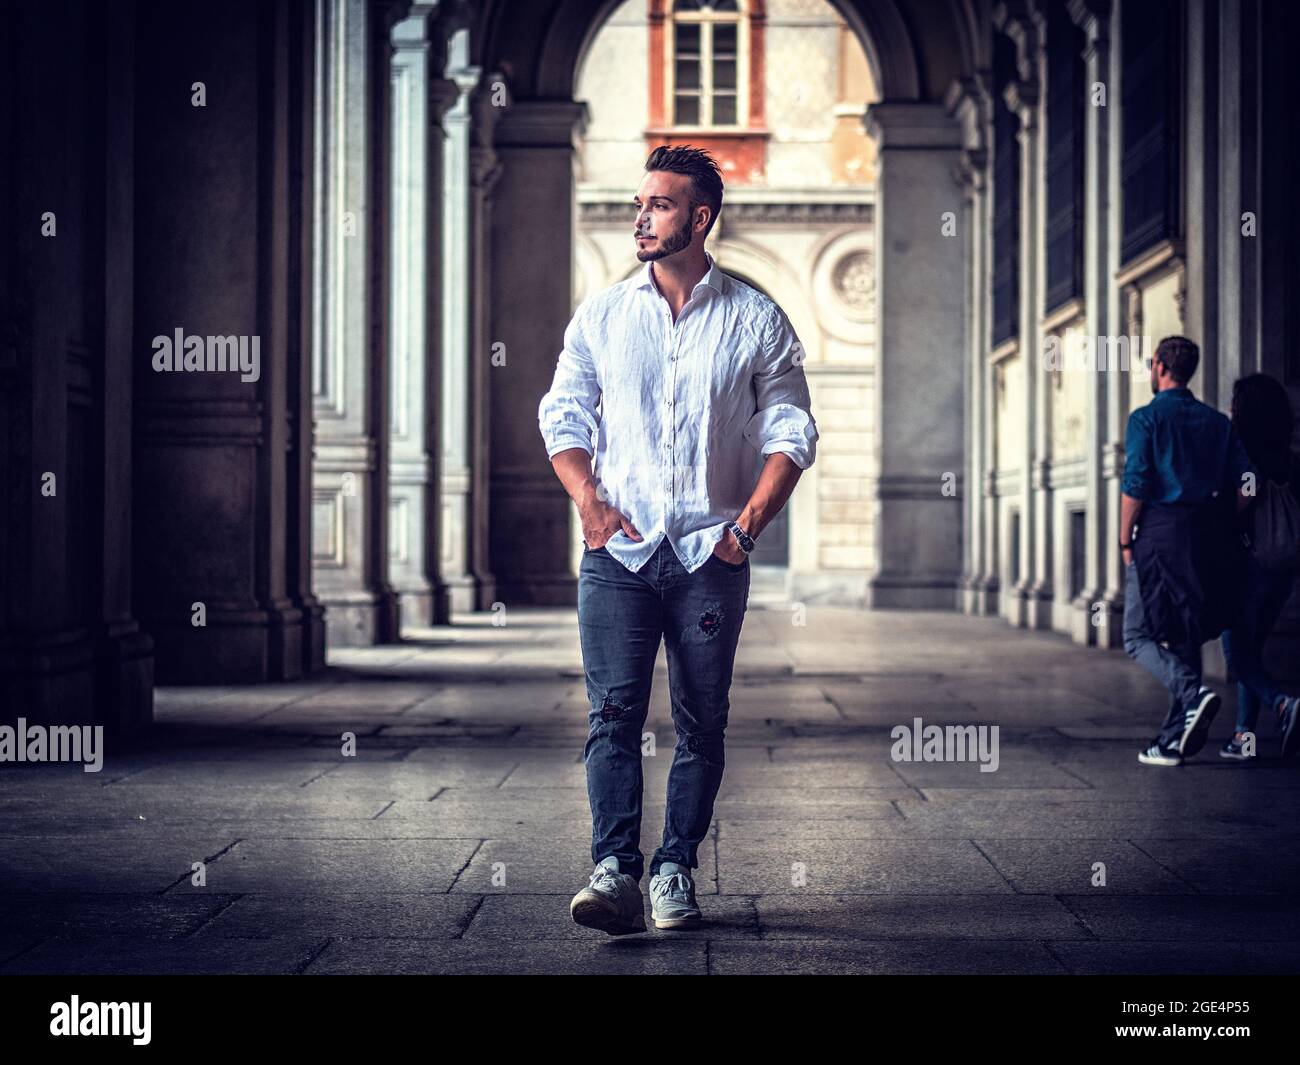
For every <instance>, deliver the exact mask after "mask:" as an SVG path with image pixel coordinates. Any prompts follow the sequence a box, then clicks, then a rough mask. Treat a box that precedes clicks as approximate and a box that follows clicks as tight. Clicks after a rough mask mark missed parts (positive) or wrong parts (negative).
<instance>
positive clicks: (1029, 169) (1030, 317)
mask: <svg viewBox="0 0 1300 1065" xmlns="http://www.w3.org/2000/svg"><path fill="white" fill-rule="evenodd" d="M993 18H994V22H995V24H996V25H997V27H998V29H999V30H1001V31H1002V32H1004V33H1006V34H1007V36H1008V37H1010V38H1011V40H1012V41H1013V42H1015V45H1016V66H1017V74H1018V77H1017V78H1016V80H1014V81H1012V82H1011V83H1010V84H1009V85H1008V86H1007V87H1006V94H1005V96H1006V102H1007V106H1008V107H1009V108H1010V109H1011V110H1012V111H1014V112H1015V113H1016V115H1017V117H1018V118H1019V119H1020V129H1019V131H1018V132H1017V134H1016V137H1017V140H1018V141H1019V143H1020V329H1019V348H1020V366H1021V371H1022V372H1023V374H1024V375H1025V376H1024V381H1025V389H1024V420H1025V425H1026V427H1027V431H1026V434H1025V454H1024V457H1023V460H1022V462H1021V466H1020V478H1021V498H1022V499H1023V500H1024V511H1023V513H1022V515H1021V519H1020V580H1019V581H1017V583H1016V587H1015V589H1014V590H1013V595H1014V596H1015V603H1016V609H1015V611H1014V620H1015V621H1016V622H1017V623H1018V624H1020V625H1024V626H1026V627H1028V628H1031V629H1044V628H1050V627H1051V623H1052V573H1051V561H1050V560H1051V528H1050V522H1051V485H1050V478H1051V456H1050V453H1049V442H1050V439H1051V413H1050V411H1049V409H1048V403H1049V402H1050V397H1051V386H1050V382H1049V380H1048V376H1049V375H1048V371H1047V370H1046V369H1045V367H1044V360H1043V356H1042V329H1041V322H1042V307H1043V301H1042V292H1043V282H1044V278H1043V253H1042V249H1043V216H1044V204H1043V201H1044V187H1043V184H1044V175H1043V137H1042V128H1043V126H1042V115H1041V99H1040V92H1039V89H1040V85H1041V70H1042V44H1041V42H1042V37H1043V34H1042V32H1041V29H1040V25H1039V19H1038V17H1037V16H1036V15H1035V14H1032V13H1031V11H1030V8H1029V6H1028V5H1026V4H1024V3H1000V4H998V5H997V6H996V7H995V8H994V13H993Z"/></svg>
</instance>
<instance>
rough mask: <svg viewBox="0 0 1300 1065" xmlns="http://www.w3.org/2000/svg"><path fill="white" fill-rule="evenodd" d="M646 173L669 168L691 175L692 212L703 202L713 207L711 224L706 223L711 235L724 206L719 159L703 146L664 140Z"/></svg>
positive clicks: (650, 159) (705, 231)
mask: <svg viewBox="0 0 1300 1065" xmlns="http://www.w3.org/2000/svg"><path fill="white" fill-rule="evenodd" d="M645 168H646V173H649V172H650V171H652V170H666V171H668V172H669V173H671V174H685V175H686V176H687V177H689V178H690V179H691V203H690V213H691V214H694V213H695V208H697V207H699V206H700V205H701V204H703V205H704V206H705V207H707V208H709V224H708V226H706V227H705V230H704V235H705V236H706V237H707V236H708V235H709V231H710V230H711V229H712V228H713V223H714V222H716V221H717V220H718V212H719V211H721V210H722V171H721V170H720V169H719V168H718V164H717V162H716V161H715V160H714V158H713V156H711V155H710V154H709V153H708V152H706V151H705V150H704V149H703V148H692V147H691V146H690V145H689V144H684V145H681V146H679V147H675V148H670V147H668V145H666V144H661V145H660V146H659V147H658V148H656V149H655V150H654V151H653V152H651V153H650V158H649V159H647V160H646V161H645Z"/></svg>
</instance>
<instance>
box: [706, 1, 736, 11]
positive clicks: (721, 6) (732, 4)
mask: <svg viewBox="0 0 1300 1065" xmlns="http://www.w3.org/2000/svg"><path fill="white" fill-rule="evenodd" d="M709 6H710V7H712V8H713V10H714V11H737V10H739V9H738V8H737V7H736V0H713V2H712V3H711V4H709Z"/></svg>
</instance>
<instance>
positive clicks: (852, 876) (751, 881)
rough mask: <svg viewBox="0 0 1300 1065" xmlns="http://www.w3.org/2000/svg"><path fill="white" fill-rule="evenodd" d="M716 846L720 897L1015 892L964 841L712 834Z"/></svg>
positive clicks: (983, 858) (971, 846)
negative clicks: (740, 837) (777, 838)
mask: <svg viewBox="0 0 1300 1065" xmlns="http://www.w3.org/2000/svg"><path fill="white" fill-rule="evenodd" d="M717 847H718V887H719V891H720V892H722V893H723V894H727V895H773V894H776V895H804V894H809V895H840V894H844V895H867V894H879V893H891V892H903V893H908V894H922V895H924V894H931V895H933V894H951V893H953V892H983V893H991V894H1010V893H1012V892H1013V891H1014V888H1012V887H1011V885H1010V884H1008V883H1007V881H1006V879H1005V878H1004V877H1003V876H1002V875H1001V874H1000V873H999V872H998V871H997V869H996V868H994V866H993V865H992V864H991V863H990V862H989V860H988V859H987V858H986V857H985V856H984V855H983V854H982V853H980V851H979V849H978V848H977V847H975V846H974V844H972V843H971V842H970V841H969V840H889V841H883V840H824V839H823V840H801V839H790V840H786V841H785V842H784V843H775V842H770V841H766V840H764V841H762V842H755V841H752V840H743V841H741V840H732V839H719V840H718V845H717ZM796 866H798V868H796ZM797 878H802V882H796V879H797Z"/></svg>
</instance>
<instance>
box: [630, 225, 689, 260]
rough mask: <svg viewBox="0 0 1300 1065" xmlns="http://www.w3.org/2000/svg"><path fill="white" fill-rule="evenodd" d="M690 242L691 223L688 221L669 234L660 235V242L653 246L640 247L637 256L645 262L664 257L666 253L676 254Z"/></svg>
mask: <svg viewBox="0 0 1300 1065" xmlns="http://www.w3.org/2000/svg"><path fill="white" fill-rule="evenodd" d="M656 235H657V234H656ZM690 243H691V224H690V222H689V221H687V222H683V223H682V224H681V225H680V226H679V227H678V228H676V229H674V230H673V231H672V232H671V233H669V234H668V236H666V237H660V239H659V242H658V243H657V244H656V245H655V246H654V247H653V248H646V249H641V248H638V249H637V252H636V257H637V259H638V260H640V261H641V262H643V263H648V262H653V261H654V260H655V259H662V258H664V256H666V255H674V254H676V253H677V252H679V251H681V250H682V249H683V248H687V247H690Z"/></svg>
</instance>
